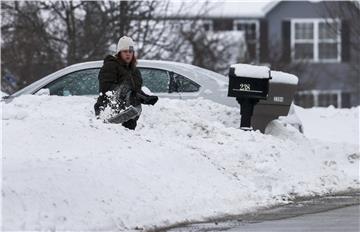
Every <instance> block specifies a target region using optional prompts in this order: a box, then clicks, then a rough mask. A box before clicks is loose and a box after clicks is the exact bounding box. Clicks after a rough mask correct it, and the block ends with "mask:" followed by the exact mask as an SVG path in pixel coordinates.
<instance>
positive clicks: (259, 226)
mask: <svg viewBox="0 0 360 232" xmlns="http://www.w3.org/2000/svg"><path fill="white" fill-rule="evenodd" d="M359 220H360V206H359V205H357V206H349V207H345V208H341V209H335V210H330V211H326V212H322V213H316V214H307V215H303V216H298V217H294V218H288V219H281V220H274V221H265V222H261V223H253V224H245V223H244V224H243V225H239V226H238V227H236V228H232V229H229V230H226V231H227V232H238V231H239V232H240V231H246V232H253V231H256V232H259V231H261V232H290V231H291V232H306V231H309V232H320V231H321V232H359V231H360V224H359Z"/></svg>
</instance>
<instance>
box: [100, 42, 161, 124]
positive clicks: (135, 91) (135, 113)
mask: <svg viewBox="0 0 360 232" xmlns="http://www.w3.org/2000/svg"><path fill="white" fill-rule="evenodd" d="M141 86H142V77H141V73H140V71H139V69H138V68H137V67H136V57H135V52H134V41H133V40H132V39H131V38H130V37H127V36H123V37H121V38H120V39H119V42H118V45H117V49H116V55H115V56H113V55H108V56H107V57H106V58H105V59H104V65H103V66H102V68H101V70H100V73H99V92H100V94H99V97H98V99H97V102H96V103H95V105H94V109H95V115H96V116H97V117H100V113H101V112H103V111H104V110H105V109H106V108H107V107H109V108H110V111H111V112H110V114H109V116H108V117H106V119H105V120H104V121H105V122H107V123H118V124H122V125H123V126H124V127H126V128H128V129H131V130H134V129H135V127H136V125H137V120H138V119H139V117H140V114H141V104H149V105H154V104H155V103H156V102H157V101H158V97H157V96H150V95H147V94H146V93H144V92H143V91H142V90H141Z"/></svg>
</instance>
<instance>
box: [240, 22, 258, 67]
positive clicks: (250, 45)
mask: <svg viewBox="0 0 360 232" xmlns="http://www.w3.org/2000/svg"><path fill="white" fill-rule="evenodd" d="M234 30H235V31H243V32H244V33H245V39H246V46H247V55H248V58H249V59H250V60H252V61H258V60H259V49H260V47H259V46H260V45H259V43H258V41H259V22H258V21H257V20H235V21H234Z"/></svg>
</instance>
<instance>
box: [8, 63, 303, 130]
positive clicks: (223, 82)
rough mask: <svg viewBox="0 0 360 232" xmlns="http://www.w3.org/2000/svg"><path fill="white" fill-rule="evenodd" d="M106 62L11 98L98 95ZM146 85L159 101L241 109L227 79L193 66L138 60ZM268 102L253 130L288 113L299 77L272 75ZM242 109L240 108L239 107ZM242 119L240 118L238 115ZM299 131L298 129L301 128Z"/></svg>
mask: <svg viewBox="0 0 360 232" xmlns="http://www.w3.org/2000/svg"><path fill="white" fill-rule="evenodd" d="M102 65H103V61H92V62H84V63H79V64H74V65H71V66H68V67H66V68H63V69H61V70H59V71H57V72H54V73H52V74H50V75H48V76H46V77H44V78H42V79H40V80H38V81H36V82H34V83H32V84H30V85H29V86H27V87H25V88H23V89H21V90H19V91H17V92H15V93H14V94H12V95H11V96H9V97H8V98H10V99H11V98H13V97H17V96H20V95H23V94H36V93H38V92H41V91H42V89H49V92H50V95H59V96H70V95H90V96H95V95H98V89H99V83H98V74H99V71H100V68H101V67H102ZM137 66H138V68H139V69H140V71H141V74H142V78H143V84H144V86H145V87H147V88H148V89H149V90H150V91H151V92H152V93H153V94H156V95H157V96H159V97H160V98H162V97H166V98H173V99H194V98H198V97H203V98H204V99H209V100H212V101H214V102H217V103H220V104H225V105H228V106H231V107H239V104H238V102H237V101H236V99H235V98H231V97H228V96H227V94H228V77H226V76H224V75H221V74H218V73H215V72H213V71H210V70H207V69H203V68H200V67H197V66H194V65H190V64H184V63H179V62H171V61H154V60H138V65H137ZM271 75H272V79H271V80H270V84H269V94H268V98H267V100H260V102H259V103H258V104H257V105H256V107H255V109H254V114H253V117H252V126H253V128H254V129H259V130H261V131H262V132H264V130H265V128H266V125H267V124H268V123H269V122H270V121H272V120H274V119H276V118H278V117H279V116H286V115H288V113H289V110H290V106H291V104H292V101H293V97H294V94H295V91H296V88H297V83H298V79H297V77H296V76H293V75H290V74H285V73H281V72H272V74H271ZM239 108H240V107H239ZM239 116H240V115H239ZM299 123H300V122H299ZM298 127H299V126H298Z"/></svg>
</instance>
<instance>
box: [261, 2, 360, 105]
mask: <svg viewBox="0 0 360 232" xmlns="http://www.w3.org/2000/svg"><path fill="white" fill-rule="evenodd" d="M328 3H330V2H328ZM326 12H327V11H326V7H325V5H324V3H323V2H309V1H296V2H295V1H291V2H290V1H286V2H285V1H284V2H280V3H279V4H278V5H277V6H275V7H274V8H273V9H272V10H271V11H270V12H268V14H267V15H266V19H267V21H268V38H269V40H268V50H269V53H271V52H277V53H281V54H283V55H284V54H288V55H289V53H290V51H287V50H283V49H284V48H285V47H288V45H287V44H286V43H284V42H285V41H284V40H283V38H282V36H283V32H284V30H283V25H284V23H283V22H284V21H289V20H291V19H306V18H308V19H309V18H324V17H326ZM347 22H349V23H350V25H349V26H350V27H351V23H358V22H351V20H347ZM342 55H343V54H342ZM348 55H349V57H348V58H349V59H358V56H359V54H355V52H354V51H352V53H351V54H348ZM288 61H289V62H291V59H288ZM353 61H354V60H353ZM295 72H296V71H295ZM294 74H295V75H297V76H298V77H299V90H311V89H318V90H339V89H340V90H342V91H344V92H349V93H351V97H350V98H351V100H350V105H351V106H355V105H359V104H360V101H359V99H360V97H359V91H360V90H359V73H356V72H353V71H352V70H351V67H350V64H349V63H348V62H347V61H344V60H342V62H340V63H336V62H335V63H334V62H331V63H310V64H308V65H306V68H305V69H304V70H299V71H297V73H294Z"/></svg>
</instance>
